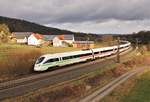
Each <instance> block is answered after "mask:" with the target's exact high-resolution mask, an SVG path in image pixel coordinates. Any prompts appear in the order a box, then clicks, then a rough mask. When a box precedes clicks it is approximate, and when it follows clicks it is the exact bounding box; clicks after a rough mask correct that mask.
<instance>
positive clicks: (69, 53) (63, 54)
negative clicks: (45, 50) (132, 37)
mask: <svg viewBox="0 0 150 102" xmlns="http://www.w3.org/2000/svg"><path fill="white" fill-rule="evenodd" d="M127 45H130V43H129V42H128V43H127V44H122V45H120V47H123V46H127ZM112 48H117V46H111V47H104V48H94V49H92V50H93V52H97V51H103V50H109V49H112ZM86 53H92V51H91V50H90V49H89V50H79V51H72V52H63V53H55V54H45V55H42V56H41V57H49V58H59V57H64V56H73V55H79V54H86Z"/></svg>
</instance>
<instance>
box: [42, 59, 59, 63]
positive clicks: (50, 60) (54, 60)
mask: <svg viewBox="0 0 150 102" xmlns="http://www.w3.org/2000/svg"><path fill="white" fill-rule="evenodd" d="M57 61H59V58H53V59H49V60H47V61H46V62H45V63H51V62H57ZM45 63H44V64H45Z"/></svg>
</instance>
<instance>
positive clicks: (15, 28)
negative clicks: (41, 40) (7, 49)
mask: <svg viewBox="0 0 150 102" xmlns="http://www.w3.org/2000/svg"><path fill="white" fill-rule="evenodd" d="M0 24H6V25H8V27H9V29H10V31H11V32H36V33H41V34H70V33H74V32H71V31H67V30H60V29H57V28H52V27H46V26H43V25H40V24H36V23H33V22H29V21H25V20H20V19H14V18H8V17H2V16H0Z"/></svg>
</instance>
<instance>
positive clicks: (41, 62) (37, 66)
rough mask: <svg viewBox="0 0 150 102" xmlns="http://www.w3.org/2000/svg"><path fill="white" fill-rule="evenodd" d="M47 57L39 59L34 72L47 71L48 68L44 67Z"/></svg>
mask: <svg viewBox="0 0 150 102" xmlns="http://www.w3.org/2000/svg"><path fill="white" fill-rule="evenodd" d="M45 59H46V57H45V56H41V57H39V58H38V59H37V60H36V62H35V65H34V71H45V70H47V69H48V68H46V67H43V63H44V62H45Z"/></svg>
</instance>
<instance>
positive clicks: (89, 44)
mask: <svg viewBox="0 0 150 102" xmlns="http://www.w3.org/2000/svg"><path fill="white" fill-rule="evenodd" d="M11 37H12V38H13V39H15V41H16V43H18V44H26V45H30V46H37V47H41V46H51V47H75V48H81V49H89V48H94V41H89V39H88V40H83V39H82V40H80V39H78V38H76V37H75V36H74V34H58V35H43V34H38V33H33V32H12V36H11Z"/></svg>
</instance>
